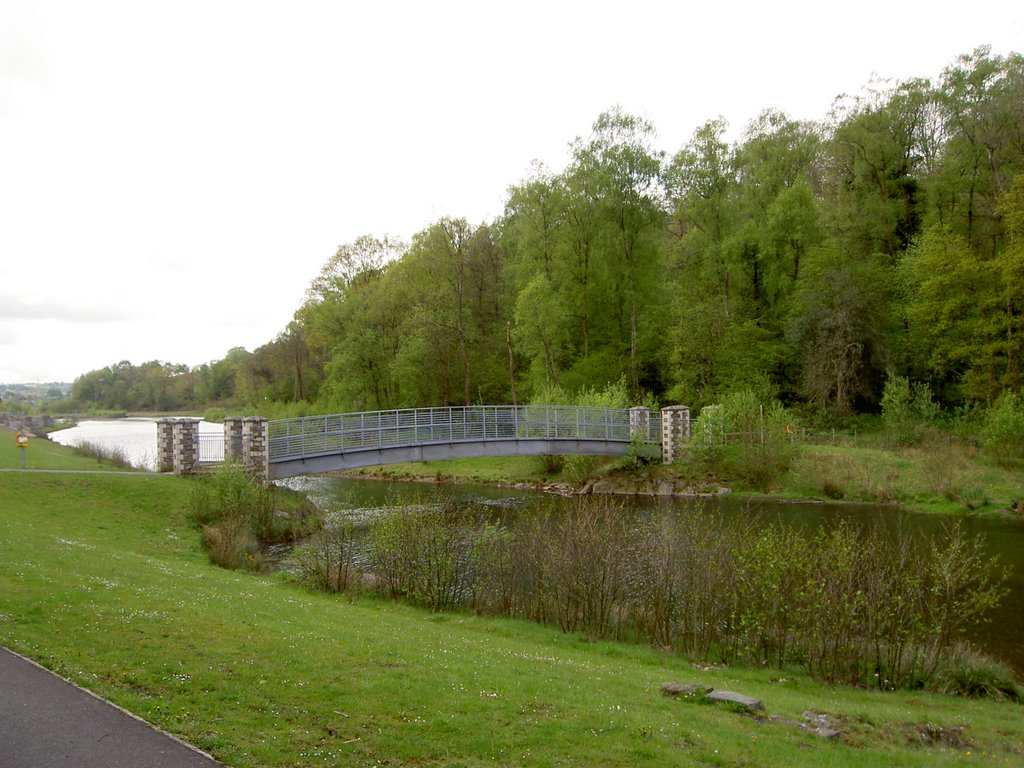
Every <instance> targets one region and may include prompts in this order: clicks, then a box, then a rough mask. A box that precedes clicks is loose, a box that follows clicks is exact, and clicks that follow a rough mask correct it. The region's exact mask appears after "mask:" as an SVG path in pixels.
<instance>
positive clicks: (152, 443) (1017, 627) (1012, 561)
mask: <svg viewBox="0 0 1024 768" xmlns="http://www.w3.org/2000/svg"><path fill="white" fill-rule="evenodd" d="M200 433H201V434H221V433H222V427H221V425H220V424H215V423H210V422H201V423H200ZM50 437H51V439H53V440H54V441H55V442H58V443H61V444H63V445H75V444H77V443H80V442H92V443H96V444H99V445H101V446H104V447H108V448H111V447H117V448H120V449H121V450H122V451H124V453H125V454H126V455H127V457H128V458H129V460H130V461H131V462H132V463H133V464H135V465H137V466H143V467H146V468H150V469H152V468H154V467H155V463H156V459H155V457H156V419H152V418H146V419H142V418H139V419H110V420H90V421H82V422H80V423H79V424H78V426H76V427H73V428H70V429H66V430H61V431H59V432H54V433H52V434H51V435H50ZM282 485H287V486H288V487H290V488H293V489H295V490H299V491H301V492H303V493H305V494H306V495H308V496H310V497H311V498H312V499H313V500H314V501H315V502H316V503H317V504H318V505H319V506H320V507H321V508H324V509H331V510H345V509H373V508H379V507H382V506H385V505H395V504H402V503H423V502H424V501H430V500H431V498H432V497H433V495H434V494H437V493H438V490H437V489H436V487H435V486H434V485H432V484H423V483H399V482H378V481H372V480H352V479H343V478H335V477H325V476H311V477H296V478H291V479H289V480H287V481H282ZM453 490H454V492H455V493H457V495H458V496H459V497H460V498H462V499H464V500H466V501H470V502H473V503H479V504H482V505H486V506H488V507H492V508H501V507H504V506H513V507H515V508H517V509H523V510H526V509H528V508H529V505H530V502H531V500H533V499H537V497H538V494H536V493H533V492H529V491H519V490H509V489H503V488H494V487H480V486H471V485H460V486H457V487H455V488H454V489H453V488H452V486H445V491H444V492H445V493H447V494H450V493H452V492H453ZM716 503H717V504H718V505H719V506H720V507H721V509H722V511H723V513H725V514H727V515H750V514H760V515H762V516H765V517H767V518H769V519H778V520H780V521H782V522H785V523H787V524H791V525H795V526H798V527H800V528H802V529H805V530H815V529H816V528H817V527H818V526H821V525H827V524H829V523H831V522H835V521H837V520H839V519H845V520H848V521H850V522H853V523H857V524H860V523H865V524H871V523H873V522H881V523H883V524H885V525H887V526H890V527H893V528H895V526H896V524H897V523H899V524H900V525H902V527H903V529H904V530H905V531H908V532H914V531H916V532H920V533H922V534H931V533H935V532H938V531H939V530H941V528H942V526H943V525H947V524H949V523H950V522H951V521H950V519H949V518H948V517H944V516H940V515H929V514H922V513H912V512H897V511H895V510H894V509H893V508H892V507H887V506H879V505H869V504H856V505H854V504H822V503H806V504H798V503H779V502H765V501H759V502H755V503H749V502H747V501H746V500H744V499H740V498H736V497H730V496H725V497H721V498H720V499H719V500H717V502H716ZM630 504H631V506H632V508H633V509H634V510H635V511H636V512H638V513H643V512H644V511H645V510H650V509H651V508H652V505H661V506H667V507H676V508H679V509H683V508H685V507H686V506H687V505H689V504H692V502H689V501H686V500H681V499H677V500H660V501H653V500H650V499H632V500H630ZM962 522H963V525H964V527H965V529H966V531H967V532H968V533H969V534H978V535H981V536H982V537H983V538H984V540H985V546H986V549H987V552H988V553H989V554H990V555H994V556H996V557H998V558H999V562H1000V563H1001V564H1004V565H1008V566H1010V567H1011V569H1012V570H1011V573H1010V579H1009V582H1008V583H1007V587H1008V588H1009V593H1008V594H1007V596H1006V597H1005V598H1004V600H1003V601H1002V603H1001V604H1000V605H999V607H998V608H997V609H996V610H995V611H993V612H992V614H991V615H990V620H991V621H990V623H989V624H988V625H986V626H984V627H982V628H981V629H980V630H979V631H978V632H977V634H976V636H975V637H973V638H972V640H973V641H974V642H975V643H976V644H977V645H979V646H980V647H981V648H983V649H984V650H985V651H987V652H989V653H991V654H992V655H994V656H997V657H999V658H1001V659H1004V660H1005V661H1007V662H1009V663H1010V664H1012V665H1013V666H1014V667H1015V668H1016V669H1017V670H1018V671H1020V672H1024V610H1021V604H1022V602H1024V567H1022V554H1024V521H1021V520H1015V519H1005V518H980V517H965V518H963V519H962Z"/></svg>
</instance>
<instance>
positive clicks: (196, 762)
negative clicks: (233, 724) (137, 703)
mask: <svg viewBox="0 0 1024 768" xmlns="http://www.w3.org/2000/svg"><path fill="white" fill-rule="evenodd" d="M0 765H2V766H3V768H57V767H58V766H67V768H222V766H221V764H220V763H218V762H217V761H215V760H214V759H213V758H212V757H210V756H209V755H206V754H204V753H202V752H200V751H198V750H197V749H194V748H193V747H190V746H188V745H187V744H185V743H183V742H181V741H178V740H177V739H175V738H174V737H172V736H170V735H168V734H166V733H164V732H162V731H158V730H157V729H156V728H154V727H153V726H151V725H149V724H148V723H146V722H144V721H143V720H140V719H139V718H137V717H135V716H134V715H132V714H129V713H128V712H126V711H125V710H123V709H120V708H119V707H116V706H114V705H113V704H111V703H109V702H107V701H104V700H103V699H100V698H99V697H97V696H94V695H93V694H91V693H89V692H88V691H85V690H83V689H82V688H78V687H77V686H75V685H72V684H71V683H69V682H68V681H67V680H64V679H63V678H61V677H58V676H57V675H55V674H53V673H52V672H50V671H48V670H46V669H44V668H43V667H40V666H39V665H38V664H35V663H34V662H31V661H29V660H28V659H25V658H24V657H22V656H19V655H18V654H16V653H13V652H11V651H9V650H7V649H6V648H2V647H0Z"/></svg>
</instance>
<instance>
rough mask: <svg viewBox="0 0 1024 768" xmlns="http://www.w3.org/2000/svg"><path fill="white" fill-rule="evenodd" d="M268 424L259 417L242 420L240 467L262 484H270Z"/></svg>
mask: <svg viewBox="0 0 1024 768" xmlns="http://www.w3.org/2000/svg"><path fill="white" fill-rule="evenodd" d="M269 423H270V422H268V421H267V420H266V419H264V418H260V417H259V416H250V417H248V418H245V419H242V465H243V466H244V467H245V469H246V471H248V472H249V473H250V474H251V475H252V476H253V477H255V478H257V479H258V480H259V481H260V482H262V483H268V482H270V442H269V440H268V437H269V436H268V434H267V432H268V429H267V425H268V424H269Z"/></svg>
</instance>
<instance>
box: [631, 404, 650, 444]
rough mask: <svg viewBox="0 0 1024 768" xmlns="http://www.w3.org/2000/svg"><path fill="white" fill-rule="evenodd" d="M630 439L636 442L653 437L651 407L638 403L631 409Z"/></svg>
mask: <svg viewBox="0 0 1024 768" xmlns="http://www.w3.org/2000/svg"><path fill="white" fill-rule="evenodd" d="M629 439H630V442H633V443H636V442H637V441H640V442H644V443H646V442H648V441H649V440H650V439H651V409H650V408H648V407H646V406H643V405H638V406H635V407H633V408H630V409H629Z"/></svg>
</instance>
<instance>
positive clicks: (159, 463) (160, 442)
mask: <svg viewBox="0 0 1024 768" xmlns="http://www.w3.org/2000/svg"><path fill="white" fill-rule="evenodd" d="M156 471H157V472H173V471H174V419H157V422H156Z"/></svg>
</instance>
